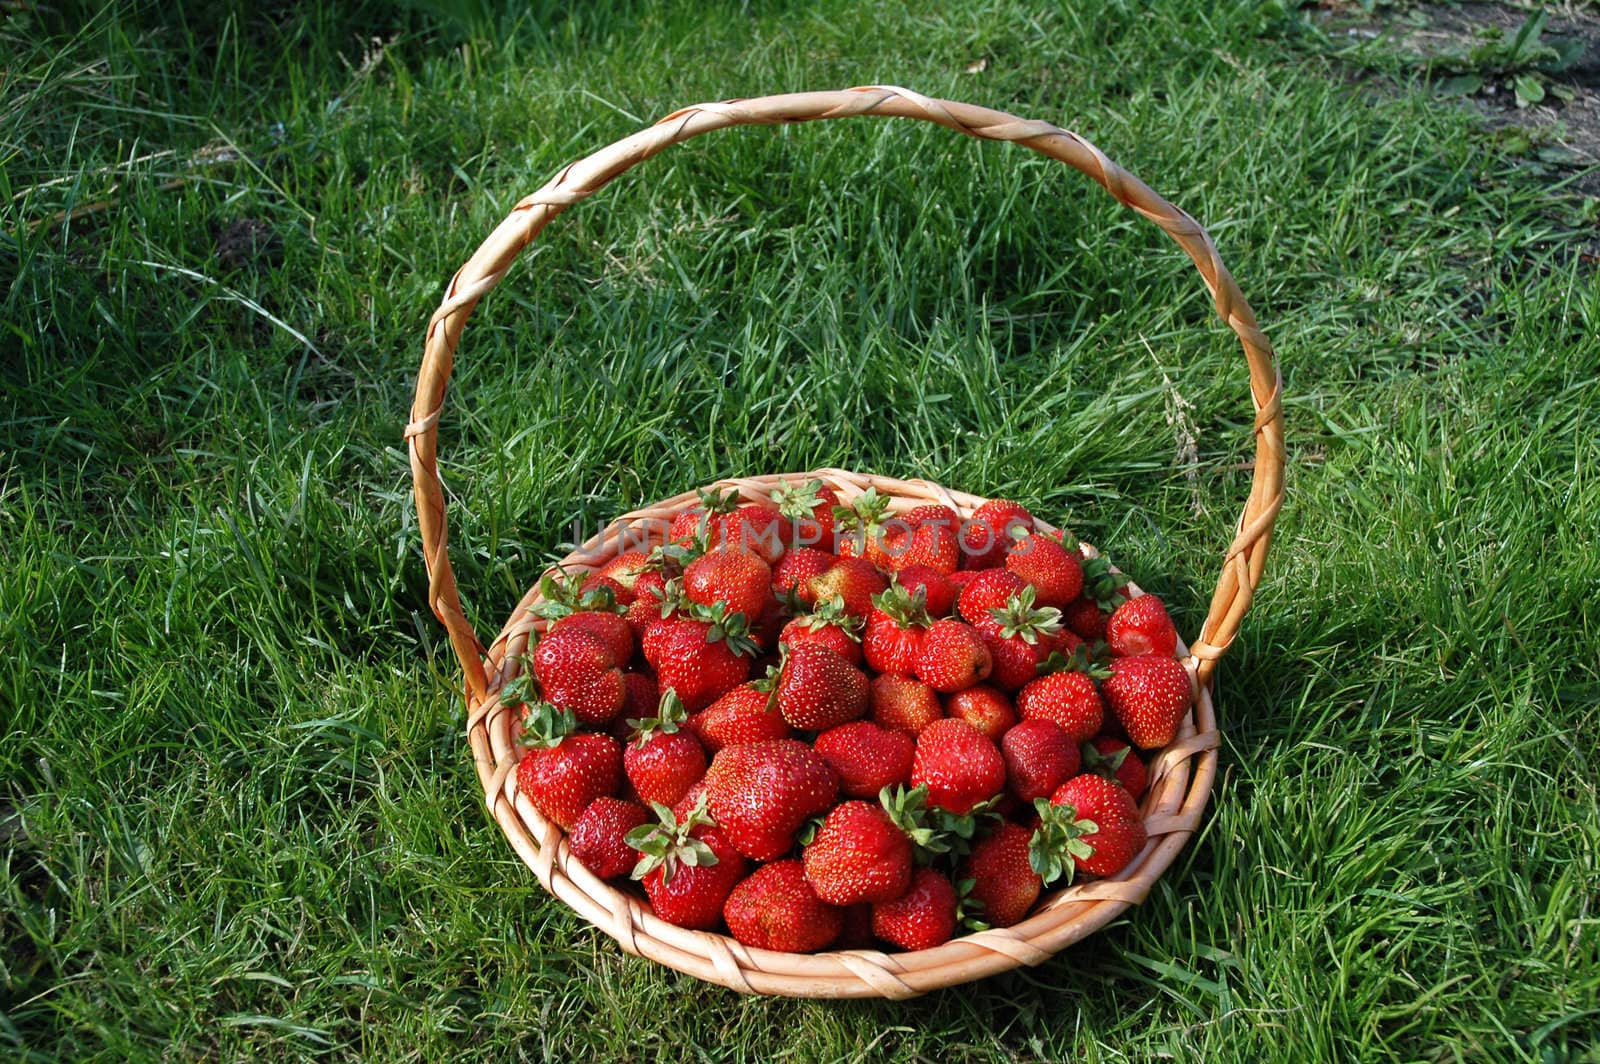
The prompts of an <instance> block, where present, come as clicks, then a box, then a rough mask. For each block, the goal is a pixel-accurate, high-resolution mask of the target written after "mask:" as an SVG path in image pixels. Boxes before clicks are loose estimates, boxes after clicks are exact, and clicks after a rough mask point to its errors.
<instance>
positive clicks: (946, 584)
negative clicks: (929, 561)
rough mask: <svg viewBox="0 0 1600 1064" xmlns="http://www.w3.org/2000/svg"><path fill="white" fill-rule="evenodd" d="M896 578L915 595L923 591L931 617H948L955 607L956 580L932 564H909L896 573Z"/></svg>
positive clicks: (924, 600)
mask: <svg viewBox="0 0 1600 1064" xmlns="http://www.w3.org/2000/svg"><path fill="white" fill-rule="evenodd" d="M895 579H897V580H898V581H899V582H900V585H901V586H902V587H904V588H905V589H906V590H907V591H909V592H911V593H912V594H913V595H915V594H916V593H917V592H918V591H920V592H922V604H923V606H924V607H925V608H926V609H927V611H928V616H929V617H932V618H934V619H938V618H940V617H948V616H949V615H950V611H951V609H953V608H954V607H955V604H956V585H955V582H954V581H953V580H951V579H950V577H948V576H946V575H945V574H944V573H941V572H940V571H939V570H937V569H934V568H932V567H931V566H927V565H908V566H906V567H905V568H904V569H901V570H900V571H899V572H898V573H896V574H895Z"/></svg>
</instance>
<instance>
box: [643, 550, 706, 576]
mask: <svg viewBox="0 0 1600 1064" xmlns="http://www.w3.org/2000/svg"><path fill="white" fill-rule="evenodd" d="M705 552H706V551H705V548H704V547H698V546H690V545H686V544H683V543H667V544H665V545H663V546H660V547H656V548H655V549H653V550H652V551H651V552H650V554H649V557H647V558H646V559H645V563H644V567H645V568H646V569H651V570H654V571H656V572H658V573H660V574H661V575H662V576H665V577H666V578H667V579H668V580H671V579H672V578H673V577H678V576H682V575H683V571H684V570H685V569H687V568H688V567H689V563H690V562H692V561H694V560H695V559H696V558H698V557H700V555H702V554H704V553H705Z"/></svg>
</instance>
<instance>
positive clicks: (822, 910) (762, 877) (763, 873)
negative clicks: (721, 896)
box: [722, 859, 844, 953]
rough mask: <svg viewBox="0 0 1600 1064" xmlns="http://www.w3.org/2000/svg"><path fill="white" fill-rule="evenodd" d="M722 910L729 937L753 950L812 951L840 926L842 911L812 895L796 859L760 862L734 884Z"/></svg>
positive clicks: (829, 940) (836, 934) (826, 942)
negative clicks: (739, 881)
mask: <svg viewBox="0 0 1600 1064" xmlns="http://www.w3.org/2000/svg"><path fill="white" fill-rule="evenodd" d="M722 915H723V916H724V917H725V918H726V919H727V921H728V930H729V931H731V932H732V933H733V937H734V938H736V939H738V940H739V941H740V942H742V943H744V944H745V945H746V946H753V947H755V948H756V949H773V950H779V951H781V952H783V953H812V952H814V951H816V950H819V949H825V948H826V947H827V946H829V945H830V944H831V943H832V942H833V940H834V939H836V938H838V937H839V932H840V930H841V929H842V928H843V926H844V910H843V909H841V908H839V907H837V906H834V905H829V904H828V903H827V902H825V901H823V900H822V899H821V898H819V897H817V892H816V891H814V890H812V889H811V884H810V883H808V882H806V873H805V866H804V865H803V864H801V863H800V862H799V861H797V860H792V859H791V860H787V861H774V862H772V863H771V864H767V865H762V866H761V867H760V868H758V869H756V870H755V871H754V872H753V873H751V875H750V877H749V878H748V879H746V880H744V882H742V883H740V884H739V885H738V886H736V887H734V888H733V893H732V894H729V895H728V900H727V902H726V903H725V904H724V905H723V906H722Z"/></svg>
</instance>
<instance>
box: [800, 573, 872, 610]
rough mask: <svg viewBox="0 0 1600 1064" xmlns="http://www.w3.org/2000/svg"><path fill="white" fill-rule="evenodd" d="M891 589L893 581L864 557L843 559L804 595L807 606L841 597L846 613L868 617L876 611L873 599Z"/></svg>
mask: <svg viewBox="0 0 1600 1064" xmlns="http://www.w3.org/2000/svg"><path fill="white" fill-rule="evenodd" d="M888 586H889V580H888V578H887V577H885V576H884V575H883V574H882V573H880V572H879V571H878V569H877V567H876V566H875V565H873V564H872V563H871V562H869V561H866V560H865V559H863V558H840V559H839V560H838V561H836V562H834V563H833V567H832V568H831V569H829V570H828V571H827V572H825V573H823V574H822V575H821V576H813V577H812V578H811V579H810V580H808V581H807V582H806V583H805V584H804V585H802V590H801V592H800V601H802V602H804V603H806V604H807V605H814V604H815V603H818V602H827V601H828V600H829V599H832V598H838V599H840V600H841V602H842V603H843V607H842V608H843V609H844V612H846V613H848V614H850V615H851V616H852V617H865V616H866V615H867V614H868V612H870V611H871V609H872V596H873V595H876V594H877V593H878V592H880V591H882V590H883V589H884V588H886V587H888Z"/></svg>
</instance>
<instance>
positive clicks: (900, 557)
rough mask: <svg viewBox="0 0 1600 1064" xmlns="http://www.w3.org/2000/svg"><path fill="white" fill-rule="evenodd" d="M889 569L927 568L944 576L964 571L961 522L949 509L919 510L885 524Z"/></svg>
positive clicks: (924, 507)
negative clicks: (961, 568) (959, 570)
mask: <svg viewBox="0 0 1600 1064" xmlns="http://www.w3.org/2000/svg"><path fill="white" fill-rule="evenodd" d="M884 528H885V535H884V552H885V554H886V555H887V556H888V568H889V569H892V570H895V571H899V570H901V569H907V568H910V567H912V566H927V567H928V568H930V569H933V570H935V571H936V572H939V573H942V574H949V573H953V572H955V571H956V570H957V569H958V568H960V567H961V540H960V528H961V518H959V517H957V516H956V512H955V511H954V510H952V509H950V508H949V507H948V506H937V505H929V506H918V507H915V508H913V509H911V510H907V511H906V512H905V513H903V514H901V515H900V516H898V517H893V518H890V519H889V521H888V522H887V523H886V524H885V526H884Z"/></svg>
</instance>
